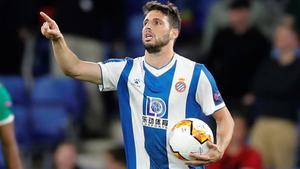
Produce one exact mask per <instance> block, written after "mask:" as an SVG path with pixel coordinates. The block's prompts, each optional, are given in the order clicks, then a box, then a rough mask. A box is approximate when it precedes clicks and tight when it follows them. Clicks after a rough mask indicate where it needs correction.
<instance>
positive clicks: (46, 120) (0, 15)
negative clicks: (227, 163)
mask: <svg viewBox="0 0 300 169" xmlns="http://www.w3.org/2000/svg"><path fill="white" fill-rule="evenodd" d="M146 2H147V0H110V1H100V0H39V1H34V0H1V1H0V32H1V41H2V42H1V45H0V49H1V50H0V51H1V58H2V61H1V62H0V82H1V83H2V84H3V85H4V86H6V88H7V89H8V91H9V92H10V94H11V97H12V100H13V112H14V115H15V121H14V123H15V129H16V136H17V140H18V144H19V148H20V151H21V154H22V162H23V164H24V168H28V169H29V168H30V169H37V168H38V169H50V168H57V169H60V168H64V169H69V168H70V169H71V168H72V169H74V168H75V166H74V164H76V165H78V166H77V167H78V168H82V169H110V168H111V167H115V168H114V169H118V168H117V167H119V168H124V167H123V166H122V165H123V163H125V162H124V157H123V156H122V155H124V153H123V149H122V144H123V138H122V131H121V128H120V123H119V112H118V103H117V98H116V93H115V92H105V93H100V92H98V87H97V86H96V85H93V84H88V83H85V82H80V81H76V80H73V79H70V78H68V77H66V76H64V75H63V74H62V72H61V71H60V70H59V68H58V66H57V65H56V64H55V61H54V58H53V56H52V55H53V54H52V51H51V44H50V42H49V41H48V40H47V39H46V38H44V37H43V36H42V35H41V33H40V26H41V24H42V23H43V20H42V19H41V17H40V16H39V12H40V11H44V12H45V13H47V14H48V15H49V16H50V17H52V18H53V19H54V20H55V21H56V22H57V24H58V25H59V27H60V30H61V31H62V33H63V34H64V37H65V40H66V41H67V43H68V45H69V47H70V48H71V49H72V50H73V51H74V53H76V54H77V55H78V56H79V57H80V58H81V59H83V60H88V61H94V62H100V61H104V60H106V59H109V58H115V57H117V58H122V57H133V58H135V57H139V56H143V54H144V47H143V44H142V41H141V30H142V22H143V17H144V16H143V12H142V6H143V5H144V4H145V3H146ZM161 2H163V3H165V2H167V1H161ZM170 2H172V3H174V4H176V5H177V6H178V8H179V10H180V11H181V17H182V30H181V33H180V36H179V38H178V40H177V42H176V45H175V51H176V52H177V53H179V54H180V55H183V56H185V57H187V58H189V59H192V60H194V61H196V62H199V63H205V64H206V66H207V67H208V69H209V70H210V71H211V72H212V74H213V75H214V77H215V79H216V81H217V84H218V86H219V89H220V91H221V93H222V96H223V97H224V100H225V102H226V104H227V106H228V107H229V108H230V110H231V111H234V112H235V113H236V114H242V115H243V117H244V118H245V119H246V124H247V128H248V130H247V131H248V132H246V133H245V134H244V135H245V136H244V139H242V142H244V143H245V144H246V145H248V146H250V147H252V148H253V149H255V150H256V151H257V152H258V154H259V156H261V159H262V163H263V165H264V166H265V168H273V169H277V168H278V169H279V168H282V166H285V167H283V168H282V169H292V168H291V167H292V165H290V164H294V167H293V168H297V166H298V168H300V156H299V154H300V150H299V149H300V146H299V141H298V140H299V135H300V127H299V126H300V125H299V124H300V123H299V119H300V118H299V117H300V116H299V107H300V63H299V62H300V61H299V57H300V50H299V43H298V39H299V34H298V33H300V24H299V23H300V1H299V0H170ZM268 125H269V126H268ZM213 126H214V124H213V123H212V124H211V127H212V128H213ZM264 132H266V133H268V134H269V135H270V136H268V135H266V134H265V133H264ZM282 133H284V134H285V135H280V134H282ZM273 136H274V138H273ZM275 136H277V137H275ZM265 138H268V140H267V139H265ZM271 145H273V147H272V146H271ZM279 147H281V148H279ZM273 149H276V150H278V151H277V152H273V151H271V150H273ZM122 153H123V154H122ZM115 154H117V155H115ZM120 154H121V156H119V155H120ZM270 154H276V155H275V156H274V157H273V156H272V157H271V155H270ZM297 154H298V155H297ZM286 158H287V159H288V160H286ZM66 159H67V160H66ZM0 161H1V160H0ZM116 161H118V162H116ZM285 161H288V162H287V163H285ZM2 163H3V160H2ZM64 163H70V164H64ZM111 164H118V166H109V165H111ZM297 164H298V165H297ZM289 165H290V166H289ZM1 166H2V168H5V167H4V166H3V164H1ZM68 166H70V167H68ZM280 166H281V167H280Z"/></svg>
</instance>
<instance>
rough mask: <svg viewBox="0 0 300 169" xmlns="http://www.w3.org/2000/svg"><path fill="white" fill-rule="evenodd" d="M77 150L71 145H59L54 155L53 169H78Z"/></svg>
mask: <svg viewBox="0 0 300 169" xmlns="http://www.w3.org/2000/svg"><path fill="white" fill-rule="evenodd" d="M77 155H78V152H77V148H76V145H75V144H73V143H68V142H66V143H62V144H60V145H59V146H58V147H57V149H56V150H55V153H54V168H55V169H80V167H79V165H78V164H77Z"/></svg>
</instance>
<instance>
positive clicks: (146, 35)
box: [144, 31, 154, 42]
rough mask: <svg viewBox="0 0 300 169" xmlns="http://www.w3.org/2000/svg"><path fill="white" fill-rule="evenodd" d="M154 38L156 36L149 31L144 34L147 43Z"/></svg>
mask: <svg viewBox="0 0 300 169" xmlns="http://www.w3.org/2000/svg"><path fill="white" fill-rule="evenodd" d="M153 37H154V35H153V33H151V32H148V31H147V32H146V33H144V39H145V41H146V42H149V41H151V40H152V39H153Z"/></svg>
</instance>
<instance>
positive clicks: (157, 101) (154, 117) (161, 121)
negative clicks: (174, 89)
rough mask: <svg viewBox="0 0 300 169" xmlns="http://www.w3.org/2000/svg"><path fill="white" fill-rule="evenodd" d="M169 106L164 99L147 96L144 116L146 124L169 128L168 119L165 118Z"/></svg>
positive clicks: (153, 126) (143, 121)
mask: <svg viewBox="0 0 300 169" xmlns="http://www.w3.org/2000/svg"><path fill="white" fill-rule="evenodd" d="M166 111H167V106H166V103H165V101H164V100H163V99H161V98H158V97H149V96H147V100H146V111H145V114H144V115H143V117H142V123H143V125H144V126H147V127H152V128H159V129H167V126H168V120H167V119H165V118H163V117H164V115H165V114H166Z"/></svg>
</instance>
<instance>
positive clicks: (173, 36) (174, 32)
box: [170, 28, 179, 40]
mask: <svg viewBox="0 0 300 169" xmlns="http://www.w3.org/2000/svg"><path fill="white" fill-rule="evenodd" d="M178 35H179V30H178V29H176V28H172V29H171V32H170V36H171V39H174V40H175V39H177V37H178Z"/></svg>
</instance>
